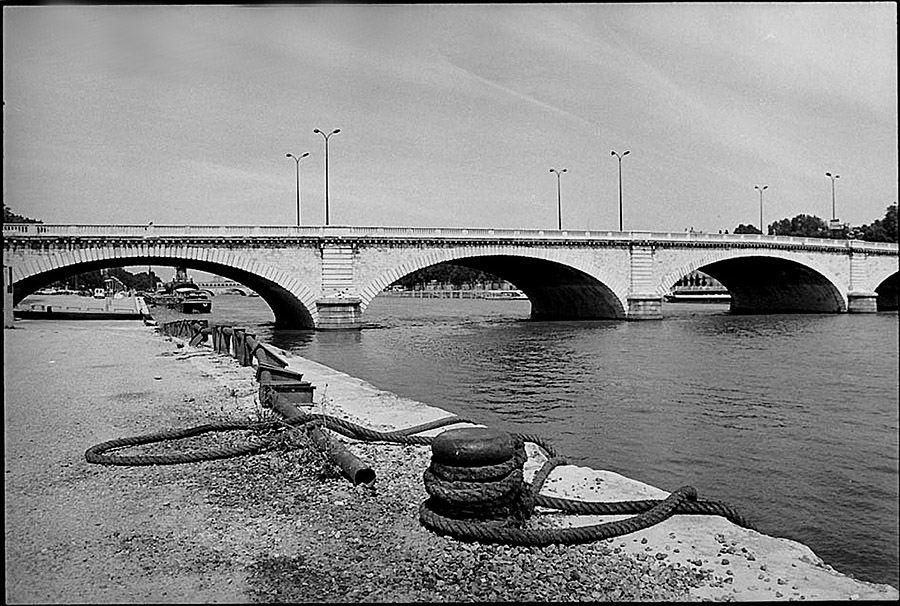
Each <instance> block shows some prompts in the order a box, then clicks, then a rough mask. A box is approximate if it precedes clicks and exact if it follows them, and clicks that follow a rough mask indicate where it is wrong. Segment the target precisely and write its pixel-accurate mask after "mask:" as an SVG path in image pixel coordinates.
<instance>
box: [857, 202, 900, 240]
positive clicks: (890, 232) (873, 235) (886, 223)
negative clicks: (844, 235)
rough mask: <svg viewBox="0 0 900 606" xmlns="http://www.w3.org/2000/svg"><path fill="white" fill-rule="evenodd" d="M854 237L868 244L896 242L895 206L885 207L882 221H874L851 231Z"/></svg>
mask: <svg viewBox="0 0 900 606" xmlns="http://www.w3.org/2000/svg"><path fill="white" fill-rule="evenodd" d="M853 233H854V236H855V237H857V238H859V239H860V240H867V241H869V242H896V241H897V205H896V204H891V205H890V206H888V207H887V210H886V211H885V213H884V218H883V219H876V220H875V221H873V222H872V223H871V225H862V226H860V227H857V228H855V229H854V230H853Z"/></svg>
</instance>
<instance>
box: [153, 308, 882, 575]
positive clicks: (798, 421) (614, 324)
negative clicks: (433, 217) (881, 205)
mask: <svg viewBox="0 0 900 606" xmlns="http://www.w3.org/2000/svg"><path fill="white" fill-rule="evenodd" d="M727 309H728V308H727V305H724V306H723V305H719V304H686V303H673V304H666V305H665V306H664V308H663V312H664V315H665V319H664V320H662V321H648V322H625V321H592V322H533V321H530V320H529V319H528V318H529V313H530V303H529V302H528V301H523V300H519V301H488V300H477V299H476V300H472V299H461V300H460V299H411V298H399V297H388V296H384V295H381V296H379V297H376V299H375V300H374V301H373V302H372V304H371V305H370V307H369V308H368V310H367V311H366V321H367V324H366V326H365V327H364V328H363V330H360V331H351V332H313V331H286V330H275V329H274V328H273V319H274V317H273V315H272V313H271V311H270V310H269V309H268V307H267V306H266V304H265V303H264V302H263V301H262V300H261V299H260V298H257V297H240V296H233V295H232V296H226V295H220V296H217V297H215V299H214V304H213V313H212V314H211V315H210V316H203V317H209V319H210V321H211V322H213V323H218V324H226V325H232V326H240V325H243V326H247V327H248V328H251V329H253V330H254V331H255V332H256V333H257V335H258V336H259V337H260V338H261V339H263V340H264V341H266V342H270V343H272V344H273V345H276V346H278V347H281V348H284V349H286V350H289V351H291V352H292V353H296V354H297V355H300V356H303V357H305V358H309V359H311V360H315V361H317V362H320V363H322V364H325V365H327V366H330V367H333V368H336V369H338V370H340V371H343V372H345V373H348V374H350V375H353V376H356V377H360V378H362V379H364V380H366V381H368V382H369V383H372V384H373V385H375V386H377V387H379V388H381V389H385V390H388V391H391V392H394V393H396V394H398V395H401V396H404V397H408V398H411V399H413V400H417V401H420V402H424V403H427V404H430V405H433V406H437V407H440V408H443V409H445V410H448V411H450V412H453V413H457V414H459V415H461V416H464V417H467V418H470V419H473V420H476V421H479V422H482V423H485V424H487V425H490V426H493V427H496V428H498V429H505V430H509V431H519V432H523V433H535V434H539V435H542V436H544V437H545V438H547V439H548V440H549V441H550V442H551V443H553V444H554V446H555V447H556V448H557V450H558V451H559V452H560V454H562V455H564V456H565V457H566V458H567V459H568V460H569V461H570V462H572V463H576V464H582V465H587V466H590V467H594V468H597V469H608V470H612V471H616V472H618V473H621V474H623V475H625V476H628V477H631V478H634V479H636V480H640V481H642V482H646V483H648V484H652V485H654V486H657V487H660V488H662V489H664V490H668V491H673V490H675V489H676V488H678V487H680V486H682V485H685V484H690V485H692V486H694V487H695V488H696V489H697V491H698V492H699V494H700V496H701V497H702V498H708V499H715V500H721V501H725V502H729V503H731V504H733V505H735V506H736V507H738V508H739V509H740V510H741V511H742V512H743V513H744V514H745V515H746V516H747V517H748V518H750V519H751V520H752V521H753V522H754V523H755V525H756V527H757V529H758V530H760V531H761V532H764V533H766V534H770V535H774V536H782V537H788V538H791V539H794V540H797V541H800V542H802V543H804V544H806V545H808V546H809V547H811V548H812V549H813V551H815V552H816V553H817V554H818V555H819V556H820V557H822V558H823V559H824V560H825V561H826V562H827V563H828V564H830V565H832V566H834V567H835V568H836V569H838V570H840V571H841V572H844V573H848V574H851V575H853V576H855V577H857V578H860V579H863V580H868V581H873V582H880V583H890V584H891V585H893V586H894V587H897V586H898V584H900V583H898V581H900V579H898V576H900V575H898V569H900V558H898V536H900V529H898V519H900V518H898V410H900V401H898V399H900V398H898V368H900V361H898V316H897V313H896V312H885V313H878V314H834V315H831V314H802V315H731V314H729V313H728V311H727ZM193 317H195V318H198V317H200V316H193ZM157 319H164V318H157ZM316 388H317V391H316V394H317V396H320V395H321V393H322V391H323V390H326V391H327V386H321V385H317V386H316Z"/></svg>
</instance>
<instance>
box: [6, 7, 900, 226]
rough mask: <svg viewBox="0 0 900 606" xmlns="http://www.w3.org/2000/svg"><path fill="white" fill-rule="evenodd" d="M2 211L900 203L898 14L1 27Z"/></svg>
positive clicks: (370, 18) (313, 221)
mask: <svg viewBox="0 0 900 606" xmlns="http://www.w3.org/2000/svg"><path fill="white" fill-rule="evenodd" d="M3 85H4V86H3V88H4V133H3V135H4V158H3V176H4V187H3V197H4V203H5V204H7V205H8V206H10V207H11V208H12V210H13V211H14V212H17V213H19V214H24V215H27V216H30V217H34V218H38V219H42V220H44V221H45V222H48V223H126V224H140V223H146V222H148V221H151V220H152V221H154V222H155V223H157V224H209V225H218V224H228V225H253V224H262V225H279V224H280V225H289V224H295V223H296V172H295V171H296V165H295V164H294V161H293V160H291V159H289V158H286V157H285V154H286V153H293V154H295V155H300V154H302V153H304V152H309V154H310V156H309V157H308V158H306V159H304V160H303V162H302V163H301V165H300V167H301V173H300V174H301V194H302V206H303V208H302V222H303V224H305V225H321V224H323V223H324V217H325V201H324V200H325V196H324V173H325V170H324V165H325V154H324V140H323V138H322V137H321V136H320V135H317V134H314V133H313V129H315V128H318V129H320V130H323V131H325V132H330V131H332V130H333V129H336V128H339V129H341V132H340V133H338V134H336V135H333V136H332V137H331V139H329V144H328V146H329V175H330V186H329V200H330V203H329V207H330V211H329V212H330V222H331V224H332V225H393V226H434V227H496V228H546V229H555V228H556V225H557V179H556V175H555V174H552V173H550V169H551V168H556V169H558V170H561V169H562V168H566V169H567V172H566V173H564V174H563V175H562V176H561V180H560V184H561V206H562V224H563V228H572V229H575V228H577V229H594V230H607V229H618V192H619V190H618V164H617V160H616V158H615V157H613V156H611V154H610V152H611V151H612V150H616V151H618V152H620V153H622V152H624V151H625V150H630V151H631V153H630V155H628V156H626V157H625V158H624V159H623V160H622V172H623V199H624V202H623V206H624V227H625V229H626V230H630V229H635V230H654V231H683V230H684V229H685V228H689V227H693V228H694V229H697V230H706V231H713V232H716V231H718V230H720V229H721V230H725V229H728V230H733V229H734V228H735V227H736V226H737V225H738V224H740V223H748V224H754V225H756V224H758V222H759V194H758V192H757V191H756V190H755V189H754V186H755V185H759V186H762V185H767V186H768V189H767V190H766V191H765V193H764V197H763V210H764V220H765V222H766V223H770V222H772V221H774V220H777V219H780V218H784V217H793V216H795V215H797V214H799V213H806V214H813V215H817V216H820V217H822V218H823V219H830V218H831V212H832V189H831V180H830V179H829V178H828V177H826V176H825V172H826V171H830V172H832V173H837V174H838V175H840V178H839V179H838V180H837V181H836V206H837V215H838V218H840V219H843V220H844V221H847V222H849V223H851V224H853V225H858V224H862V223H870V222H872V221H873V220H875V219H880V218H882V217H883V216H884V211H885V208H886V207H887V206H888V205H889V204H892V203H895V202H896V200H897V187H898V175H897V163H898V158H897V147H898V145H897V143H898V142H897V132H898V124H897V11H896V5H895V4H894V3H893V2H884V3H881V2H875V3H847V4H840V3H837V4H809V3H802V4H787V3H773V4H744V5H742V4H737V3H723V4H684V3H674V4H621V5H617V4H571V5H566V4H547V5H534V4H522V5H491V4H488V5H480V6H479V5H456V6H454V5H427V4H415V5H397V6H385V5H357V6H354V5H345V4H336V5H305V6H297V7H291V6H270V7H261V8H243V7H231V6H219V7H215V6H209V7H206V6H198V7H174V6H160V7H149V6H147V7H140V6H139V7H104V6H52V5H48V6H35V7H4V9H3Z"/></svg>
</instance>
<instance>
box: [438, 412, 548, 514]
mask: <svg viewBox="0 0 900 606" xmlns="http://www.w3.org/2000/svg"><path fill="white" fill-rule="evenodd" d="M525 458H526V455H525V444H524V442H523V441H522V440H521V439H517V438H514V437H513V436H512V435H510V434H508V433H505V432H502V431H497V430H493V429H489V428H487V427H461V428H458V429H449V430H447V431H445V432H443V433H441V434H439V435H438V436H436V437H435V438H434V440H433V441H432V443H431V465H430V466H429V467H428V469H426V470H425V473H424V475H423V479H424V481H425V490H426V491H427V492H428V494H429V495H430V497H431V498H430V499H429V500H428V506H429V507H430V508H431V509H432V510H434V511H435V512H437V513H439V514H440V515H443V516H446V517H448V518H454V519H477V520H504V521H505V522H508V523H511V524H513V525H521V524H522V523H524V521H525V519H526V518H528V517H530V515H531V510H532V509H533V499H532V497H531V493H530V490H529V488H528V485H527V484H525V482H524V479H523V475H522V468H523V466H524V464H525Z"/></svg>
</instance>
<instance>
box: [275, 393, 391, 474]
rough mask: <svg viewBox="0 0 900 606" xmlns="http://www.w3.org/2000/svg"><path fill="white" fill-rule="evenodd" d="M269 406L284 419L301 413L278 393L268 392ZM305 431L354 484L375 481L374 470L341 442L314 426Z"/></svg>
mask: <svg viewBox="0 0 900 606" xmlns="http://www.w3.org/2000/svg"><path fill="white" fill-rule="evenodd" d="M269 406H270V407H271V408H272V410H274V411H275V412H277V413H278V414H280V415H281V416H283V417H284V418H285V419H290V418H292V417H298V416H301V415H302V414H303V413H302V412H301V411H300V409H299V408H297V407H296V406H294V405H293V404H291V403H290V402H288V401H286V400H285V399H284V398H281V397H280V396H279V394H278V393H272V392H270V393H269ZM307 433H308V434H309V437H310V438H311V439H312V441H313V443H314V444H315V445H316V447H317V448H318V449H319V450H320V451H322V452H323V453H325V455H326V456H327V457H328V458H329V460H331V462H332V463H334V464H335V465H336V466H337V467H338V469H340V470H341V474H342V475H343V476H344V477H345V478H347V479H348V480H350V482H352V483H353V484H354V485H359V484H366V485H371V484H372V483H374V482H375V471H374V470H373V469H372V468H371V467H366V466H365V465H364V464H363V462H362V461H360V460H359V459H358V458H357V457H356V455H354V454H353V453H352V452H350V451H349V450H347V447H346V446H344V444H343V443H341V442H340V441H338V440H333V439H331V438H330V437H329V436H328V434H326V433H325V432H323V431H322V430H321V429H319V428H318V427H316V426H312V427H310V428H308V430H307Z"/></svg>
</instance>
